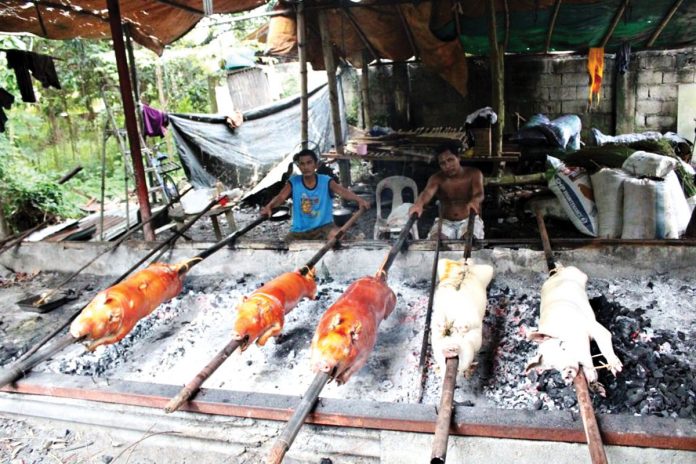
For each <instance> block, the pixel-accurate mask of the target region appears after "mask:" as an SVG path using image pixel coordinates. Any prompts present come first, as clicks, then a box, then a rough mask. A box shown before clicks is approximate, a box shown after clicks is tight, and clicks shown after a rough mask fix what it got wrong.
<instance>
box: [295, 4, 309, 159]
mask: <svg viewBox="0 0 696 464" xmlns="http://www.w3.org/2000/svg"><path fill="white" fill-rule="evenodd" d="M297 55H298V57H299V60H300V120H301V124H302V127H301V129H300V139H301V142H302V148H303V149H304V148H307V142H308V140H309V122H308V121H309V103H308V97H307V29H306V27H305V13H304V1H303V0H300V1H299V2H298V3H297Z"/></svg>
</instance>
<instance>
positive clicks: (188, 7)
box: [155, 0, 205, 16]
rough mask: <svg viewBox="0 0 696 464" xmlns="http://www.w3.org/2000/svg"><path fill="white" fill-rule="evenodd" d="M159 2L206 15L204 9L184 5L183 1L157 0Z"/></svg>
mask: <svg viewBox="0 0 696 464" xmlns="http://www.w3.org/2000/svg"><path fill="white" fill-rule="evenodd" d="M155 1H157V2H158V3H161V4H163V5H167V6H171V7H173V8H179V9H180V10H184V11H186V12H188V13H193V14H197V15H201V16H204V15H205V14H204V13H203V10H199V9H197V8H192V7H190V6H188V5H182V4H181V3H178V2H175V1H174V0H155Z"/></svg>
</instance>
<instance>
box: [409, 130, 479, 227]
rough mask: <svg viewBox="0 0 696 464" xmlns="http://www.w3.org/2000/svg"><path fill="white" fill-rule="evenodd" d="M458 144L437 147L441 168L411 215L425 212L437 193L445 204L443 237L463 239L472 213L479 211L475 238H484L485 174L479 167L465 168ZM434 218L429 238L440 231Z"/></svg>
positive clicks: (429, 180)
mask: <svg viewBox="0 0 696 464" xmlns="http://www.w3.org/2000/svg"><path fill="white" fill-rule="evenodd" d="M457 152H458V146H457V145H456V144H455V143H453V142H449V143H445V144H443V145H441V146H440V147H438V149H437V151H436V153H437V161H438V164H439V165H440V171H439V172H436V173H435V174H433V175H432V176H430V179H428V184H427V185H426V186H425V190H423V192H421V194H420V195H419V196H418V199H417V200H416V202H415V203H414V204H413V206H412V207H411V209H410V210H409V212H408V214H409V216H411V215H412V214H413V213H416V214H417V215H418V217H420V216H421V215H422V214H423V207H424V206H425V205H427V204H428V203H429V202H430V200H432V199H433V197H435V195H437V197H438V199H439V200H440V203H441V206H442V218H443V220H442V233H441V235H440V237H441V238H445V239H452V240H456V239H460V238H462V237H464V236H465V235H466V229H467V225H468V219H469V212H470V211H474V212H475V213H476V219H475V221H474V237H476V238H477V239H479V240H481V239H483V235H484V234H483V221H482V220H481V203H482V202H483V174H482V173H481V171H479V170H478V169H476V168H471V167H464V166H462V165H461V164H460V163H459V155H457ZM437 224H438V221H437V220H436V221H435V224H433V228H432V229H431V230H430V234H429V238H434V237H435V236H436V234H437Z"/></svg>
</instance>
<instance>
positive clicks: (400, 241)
mask: <svg viewBox="0 0 696 464" xmlns="http://www.w3.org/2000/svg"><path fill="white" fill-rule="evenodd" d="M417 219H418V215H417V214H416V213H413V214H412V215H411V217H409V218H408V221H406V225H404V227H403V229H401V233H399V237H398V238H397V239H396V242H394V245H392V247H391V249H390V250H389V254H388V255H387V257H386V258H385V259H384V262H383V263H382V265H381V266H380V268H379V270H378V271H377V276H381V277H385V276H386V274H387V272H389V268H390V267H391V266H392V264H394V260H395V259H396V255H398V254H399V252H400V251H401V247H403V246H404V242H406V239H407V238H408V234H409V232H410V231H411V227H413V224H414V223H415V222H416V220H417Z"/></svg>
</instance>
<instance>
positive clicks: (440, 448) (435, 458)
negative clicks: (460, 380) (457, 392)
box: [430, 356, 459, 464]
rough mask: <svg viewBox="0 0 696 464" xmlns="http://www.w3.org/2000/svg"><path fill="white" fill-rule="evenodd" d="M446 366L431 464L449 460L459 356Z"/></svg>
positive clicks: (439, 463) (448, 360)
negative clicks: (448, 449) (448, 451)
mask: <svg viewBox="0 0 696 464" xmlns="http://www.w3.org/2000/svg"><path fill="white" fill-rule="evenodd" d="M445 365H446V366H447V367H446V368H445V379H444V381H443V382H442V396H441V397H440V408H439V409H438V412H437V422H436V423H435V438H434V439H433V452H432V454H431V455H430V463H431V464H444V462H445V460H446V459H447V442H448V441H449V432H450V426H451V424H452V405H453V402H454V388H455V387H456V385H457V369H458V368H459V356H455V357H454V358H447V361H446V364H445Z"/></svg>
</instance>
